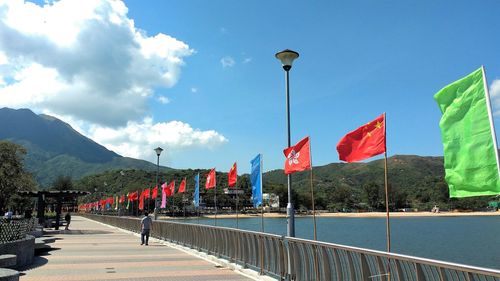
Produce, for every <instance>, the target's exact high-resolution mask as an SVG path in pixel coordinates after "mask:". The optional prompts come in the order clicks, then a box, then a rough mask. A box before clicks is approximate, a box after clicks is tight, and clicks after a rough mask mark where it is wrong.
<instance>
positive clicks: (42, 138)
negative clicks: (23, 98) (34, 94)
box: [0, 108, 156, 188]
mask: <svg viewBox="0 0 500 281" xmlns="http://www.w3.org/2000/svg"><path fill="white" fill-rule="evenodd" d="M0 140H7V141H11V142H14V143H17V144H20V145H22V146H23V147H24V148H26V150H27V155H26V157H25V167H26V169H27V170H28V171H29V172H30V173H32V174H33V176H34V177H35V179H36V181H37V182H38V184H39V185H40V186H41V187H42V188H46V187H49V186H50V185H51V184H52V183H53V182H54V180H56V179H57V178H58V177H59V176H69V177H71V178H73V179H80V178H82V177H84V176H87V175H91V174H96V173H102V172H104V171H108V170H121V169H141V170H146V171H155V170H156V165H155V164H153V163H150V162H147V161H144V160H138V159H133V158H128V157H122V156H120V155H118V154H116V153H115V152H113V151H110V150H108V149H106V148H105V147H104V146H102V145H99V144H97V143H95V142H94V141H93V140H91V139H89V138H87V137H85V136H83V135H81V134H80V133H78V132H77V131H75V130H74V129H73V128H71V126H70V125H68V124H66V123H64V122H62V121H61V120H59V119H57V118H54V117H51V116H48V115H43V114H40V115H37V114H35V113H33V112H32V111H31V110H29V109H19V110H14V109H10V108H2V109H0Z"/></svg>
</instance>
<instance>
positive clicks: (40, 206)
mask: <svg viewBox="0 0 500 281" xmlns="http://www.w3.org/2000/svg"><path fill="white" fill-rule="evenodd" d="M18 193H19V195H21V196H23V197H36V198H37V215H36V216H37V218H38V223H39V224H41V225H43V223H44V221H45V216H44V214H45V199H46V198H55V199H56V226H55V229H59V222H60V220H61V209H62V204H63V202H64V201H70V200H71V201H74V200H75V199H76V198H77V197H78V196H84V195H88V194H90V192H87V191H79V190H63V191H53V190H51V191H48V190H47V191H19V192H18Z"/></svg>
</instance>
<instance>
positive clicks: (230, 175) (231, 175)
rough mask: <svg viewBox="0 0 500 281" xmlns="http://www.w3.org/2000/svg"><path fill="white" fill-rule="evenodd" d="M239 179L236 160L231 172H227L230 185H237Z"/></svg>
mask: <svg viewBox="0 0 500 281" xmlns="http://www.w3.org/2000/svg"><path fill="white" fill-rule="evenodd" d="M237 180H238V172H237V168H236V162H234V164H233V166H232V167H231V170H229V173H228V174H227V185H228V186H229V187H233V186H235V185H236V181H237Z"/></svg>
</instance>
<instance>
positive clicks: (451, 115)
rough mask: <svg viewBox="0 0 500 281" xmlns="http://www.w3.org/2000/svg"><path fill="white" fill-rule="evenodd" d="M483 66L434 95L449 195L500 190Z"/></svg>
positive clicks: (498, 191)
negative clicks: (438, 114)
mask: <svg viewBox="0 0 500 281" xmlns="http://www.w3.org/2000/svg"><path fill="white" fill-rule="evenodd" d="M485 84H486V83H485V80H484V75H483V69H482V68H479V69H478V70H476V71H474V72H473V73H471V74H469V75H467V76H466V77H464V78H462V79H460V80H458V81H455V82H453V83H451V84H450V85H448V86H446V87H444V88H443V89H442V90H441V91H439V92H438V93H437V94H436V95H434V99H435V100H436V102H437V103H438V105H439V108H440V109H441V112H442V113H443V116H442V117H441V121H440V122H439V127H441V137H442V140H443V147H444V169H445V172H446V177H445V179H446V182H447V183H448V186H449V188H450V197H471V196H481V195H496V194H500V181H499V176H498V167H497V151H496V137H495V136H494V130H493V126H492V122H493V121H492V120H491V119H490V113H489V112H490V110H489V108H490V105H489V97H487V96H486V95H487V89H485Z"/></svg>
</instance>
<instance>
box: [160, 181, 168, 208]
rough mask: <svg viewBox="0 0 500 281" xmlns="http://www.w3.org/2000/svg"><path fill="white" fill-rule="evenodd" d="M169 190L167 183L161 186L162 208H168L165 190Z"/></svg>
mask: <svg viewBox="0 0 500 281" xmlns="http://www.w3.org/2000/svg"><path fill="white" fill-rule="evenodd" d="M166 189H167V183H164V184H162V185H161V190H162V193H161V206H160V208H166V207H167V193H166V192H165V190H166Z"/></svg>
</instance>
